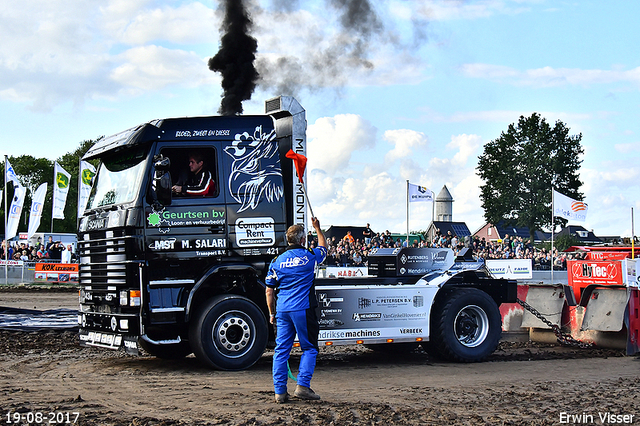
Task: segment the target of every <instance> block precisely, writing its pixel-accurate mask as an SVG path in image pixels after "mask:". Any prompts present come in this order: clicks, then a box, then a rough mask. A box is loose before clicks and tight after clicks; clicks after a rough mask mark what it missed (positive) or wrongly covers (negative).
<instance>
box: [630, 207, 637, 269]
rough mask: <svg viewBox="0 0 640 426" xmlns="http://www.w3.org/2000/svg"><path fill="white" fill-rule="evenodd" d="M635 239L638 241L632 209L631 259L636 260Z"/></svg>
mask: <svg viewBox="0 0 640 426" xmlns="http://www.w3.org/2000/svg"><path fill="white" fill-rule="evenodd" d="M635 239H636V233H635V230H634V229H633V207H631V258H632V259H635V258H636V254H635Z"/></svg>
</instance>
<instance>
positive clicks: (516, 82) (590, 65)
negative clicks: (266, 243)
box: [0, 0, 640, 236]
mask: <svg viewBox="0 0 640 426" xmlns="http://www.w3.org/2000/svg"><path fill="white" fill-rule="evenodd" d="M248 3H249V6H248V7H249V10H250V11H251V17H252V19H253V22H254V27H253V32H252V34H253V36H254V37H255V38H256V39H257V41H258V58H257V62H256V65H257V67H258V71H259V72H260V74H261V76H262V80H261V81H260V83H259V86H258V88H257V90H256V91H255V93H254V94H253V97H252V99H251V101H246V102H245V103H244V112H245V113H251V114H260V113H262V112H263V111H264V106H263V105H264V100H265V99H267V98H270V97H273V96H276V95H279V94H285V95H293V96H295V97H296V98H297V99H298V100H299V102H300V103H301V104H302V105H303V107H304V108H305V109H306V111H307V120H308V124H309V126H308V139H309V141H308V157H309V164H308V169H307V170H308V173H309V174H308V185H309V195H310V199H311V203H312V206H313V210H314V213H315V214H316V215H317V216H319V218H320V219H321V223H322V225H323V227H324V226H328V225H360V226H362V225H364V224H365V223H366V222H370V223H371V225H372V228H373V229H374V231H381V230H386V229H389V230H391V231H392V232H404V230H405V229H406V198H405V197H406V180H410V181H411V182H412V183H417V184H420V185H424V186H426V187H428V188H430V189H432V190H434V191H435V192H436V193H438V192H440V190H441V189H442V187H443V186H444V185H446V186H447V188H448V189H449V191H450V192H451V194H452V195H453V198H454V199H455V202H454V204H453V219H454V220H455V221H464V222H466V223H467V225H468V227H469V229H470V230H471V231H472V232H474V231H475V230H477V229H478V228H479V227H480V226H482V225H483V222H484V219H483V212H482V209H481V207H480V201H479V194H480V191H479V185H480V184H481V181H480V180H479V178H478V176H477V175H476V173H475V167H476V164H477V157H478V155H480V154H481V153H482V152H483V145H484V144H485V143H487V142H489V141H491V140H494V139H496V138H498V137H499V136H500V133H501V132H503V131H506V129H507V127H508V126H509V124H511V123H516V122H517V120H518V118H519V117H520V116H521V115H524V116H529V115H531V114H532V113H533V112H537V113H540V114H541V115H542V116H543V117H544V118H545V119H546V120H547V121H548V122H549V123H551V124H553V123H555V122H556V121H557V120H561V121H562V122H564V123H565V124H566V125H567V127H569V128H570V129H571V134H579V133H581V134H582V144H583V147H584V150H585V154H584V157H583V158H582V160H583V163H582V168H581V179H582V181H583V182H584V185H583V187H582V191H583V193H584V194H585V196H586V198H585V201H586V202H587V203H588V204H589V213H588V217H587V221H586V223H584V224H583V225H584V226H585V227H586V228H587V229H593V230H594V231H595V233H596V235H601V236H604V235H623V236H630V235H631V208H634V210H635V212H636V215H640V191H639V185H638V182H639V180H640V167H639V166H638V159H639V155H638V152H639V151H640V128H639V125H640V124H639V123H640V120H639V117H638V115H639V111H640V109H639V103H640V97H639V96H638V93H639V91H640V56H639V55H638V53H637V51H638V46H640V32H638V31H637V30H636V27H637V22H636V21H637V16H638V15H639V13H638V12H640V3H637V2H630V1H613V2H602V1H597V0H580V1H563V0H484V1H472V0H469V1H462V0H412V1H407V0H402V1H400V0H369V1H367V0H358V1H355V0H354V1H347V0H317V1H315V0H314V1H310V0H304V1H301V0H299V1H295V0H259V1H258V0H254V1H253V2H248ZM356 6H357V7H356ZM221 22H222V15H221V12H220V10H219V2H218V1H204V0H203V1H179V0H174V1H166V0H101V1H96V0H83V1H72V0H49V1H47V2H42V1H35V0H21V1H19V2H4V4H3V7H2V9H0V35H1V37H0V39H2V40H3V43H1V44H0V115H1V116H2V124H3V125H2V126H0V155H9V156H19V155H23V154H30V155H33V156H36V157H47V158H49V159H52V160H53V159H56V158H58V157H59V156H61V155H63V154H65V153H67V152H69V151H72V150H74V149H76V148H77V147H78V145H79V143H80V142H81V141H83V140H87V139H95V138H97V137H99V136H101V135H110V134H113V133H116V132H118V131H121V130H124V129H126V128H129V127H132V126H134V125H137V124H139V123H142V122H146V121H149V120H152V119H156V118H164V117H175V116H193V115H210V114H216V112H217V110H218V108H219V106H220V97H221V94H222V90H221V78H220V76H219V75H218V74H216V73H214V72H211V71H209V69H208V67H207V61H208V59H209V58H210V57H212V56H213V55H215V53H216V52H217V51H218V47H219V41H220V33H219V28H220V27H221ZM410 213H411V216H410V217H411V219H410V228H411V229H412V230H418V229H426V227H427V226H428V224H429V222H430V221H431V204H430V203H413V204H412V205H411V211H410ZM636 234H637V231H636Z"/></svg>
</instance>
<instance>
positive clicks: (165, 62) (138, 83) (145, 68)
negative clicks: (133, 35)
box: [111, 45, 214, 94]
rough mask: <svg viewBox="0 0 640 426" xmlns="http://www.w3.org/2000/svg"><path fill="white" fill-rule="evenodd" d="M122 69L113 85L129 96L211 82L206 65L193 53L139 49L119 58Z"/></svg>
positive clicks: (142, 47)
mask: <svg viewBox="0 0 640 426" xmlns="http://www.w3.org/2000/svg"><path fill="white" fill-rule="evenodd" d="M120 58H121V59H122V60H121V62H122V65H120V66H118V67H117V68H115V69H114V70H113V72H112V74H111V78H112V80H113V81H115V82H117V83H118V84H119V85H120V86H121V87H124V88H128V90H130V91H131V92H132V93H135V94H139V93H142V92H145V91H155V90H160V89H162V88H164V87H166V86H169V85H183V86H187V87H189V86H195V85H198V84H201V83H202V82H205V81H207V80H208V81H209V82H211V80H213V79H214V74H213V73H211V72H210V71H208V70H207V68H206V63H205V62H204V61H203V60H202V59H201V58H200V57H198V56H197V55H196V54H194V53H190V52H185V51H183V50H172V49H167V48H165V47H161V46H153V45H151V46H141V47H135V48H132V49H129V50H127V51H126V52H124V53H122V54H121V55H120Z"/></svg>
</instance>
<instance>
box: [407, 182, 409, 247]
mask: <svg viewBox="0 0 640 426" xmlns="http://www.w3.org/2000/svg"><path fill="white" fill-rule="evenodd" d="M407 247H409V179H407Z"/></svg>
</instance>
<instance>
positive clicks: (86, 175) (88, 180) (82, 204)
mask: <svg viewBox="0 0 640 426" xmlns="http://www.w3.org/2000/svg"><path fill="white" fill-rule="evenodd" d="M95 175H96V168H95V167H93V164H91V163H88V162H86V161H82V160H80V176H79V181H78V217H82V215H83V214H84V210H85V208H86V207H87V201H89V195H90V194H91V186H92V185H93V177H94V176H95Z"/></svg>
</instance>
